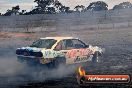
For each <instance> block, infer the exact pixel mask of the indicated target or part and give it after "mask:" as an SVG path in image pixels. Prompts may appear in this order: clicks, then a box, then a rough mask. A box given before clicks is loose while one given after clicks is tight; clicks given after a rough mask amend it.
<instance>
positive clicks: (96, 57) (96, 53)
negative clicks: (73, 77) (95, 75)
mask: <svg viewBox="0 0 132 88" xmlns="http://www.w3.org/2000/svg"><path fill="white" fill-rule="evenodd" d="M98 62H99V52H95V53H94V55H93V58H92V63H98Z"/></svg>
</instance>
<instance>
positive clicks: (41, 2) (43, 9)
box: [31, 0, 54, 14]
mask: <svg viewBox="0 0 132 88" xmlns="http://www.w3.org/2000/svg"><path fill="white" fill-rule="evenodd" d="M34 2H36V3H37V4H38V6H36V8H35V9H33V11H31V12H34V13H35V14H42V13H47V9H48V6H50V5H52V4H53V3H54V0H35V1H34Z"/></svg>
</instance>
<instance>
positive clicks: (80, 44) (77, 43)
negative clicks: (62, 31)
mask: <svg viewBox="0 0 132 88" xmlns="http://www.w3.org/2000/svg"><path fill="white" fill-rule="evenodd" d="M72 41H73V43H74V47H75V48H76V49H79V48H85V47H86V45H85V44H84V43H83V42H82V41H81V40H78V39H73V40H72Z"/></svg>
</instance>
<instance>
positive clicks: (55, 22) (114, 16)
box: [0, 9, 132, 32]
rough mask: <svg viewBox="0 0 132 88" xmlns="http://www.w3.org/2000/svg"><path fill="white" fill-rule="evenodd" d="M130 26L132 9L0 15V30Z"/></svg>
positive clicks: (131, 23)
mask: <svg viewBox="0 0 132 88" xmlns="http://www.w3.org/2000/svg"><path fill="white" fill-rule="evenodd" d="M131 26H132V9H122V10H109V11H98V12H97V11H96V12H93V11H87V12H81V13H80V12H74V13H69V14H67V13H60V14H37V15H13V16H0V31H18V32H27V31H30V32H31V31H32V32H35V31H55V30H80V29H104V28H105V29H108V28H120V27H131Z"/></svg>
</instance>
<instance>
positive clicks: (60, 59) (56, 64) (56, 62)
mask: <svg viewBox="0 0 132 88" xmlns="http://www.w3.org/2000/svg"><path fill="white" fill-rule="evenodd" d="M65 63H66V59H65V58H64V57H58V58H55V60H54V61H53V65H54V67H55V68H58V67H59V66H60V65H65Z"/></svg>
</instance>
